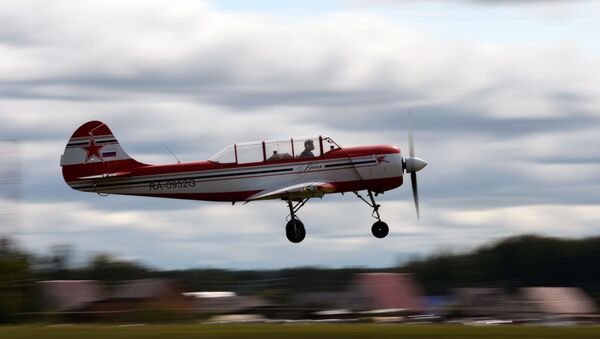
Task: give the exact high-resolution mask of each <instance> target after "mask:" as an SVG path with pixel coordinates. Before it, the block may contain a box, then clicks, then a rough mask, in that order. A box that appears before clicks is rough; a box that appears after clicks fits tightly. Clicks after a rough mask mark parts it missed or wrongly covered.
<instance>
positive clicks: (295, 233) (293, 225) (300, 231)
mask: <svg viewBox="0 0 600 339" xmlns="http://www.w3.org/2000/svg"><path fill="white" fill-rule="evenodd" d="M308 199H310V198H306V199H304V200H302V201H299V202H298V203H297V204H296V205H294V203H293V202H292V200H288V208H289V209H290V215H289V217H290V221H288V223H287V225H285V235H286V236H287V238H288V240H289V241H291V242H293V243H295V244H297V243H299V242H301V241H302V240H304V237H306V230H305V229H304V224H303V223H302V221H300V219H298V217H297V216H296V213H297V212H298V211H299V210H300V208H302V206H304V204H306V202H307V201H308Z"/></svg>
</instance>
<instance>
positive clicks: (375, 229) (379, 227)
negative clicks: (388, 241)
mask: <svg viewBox="0 0 600 339" xmlns="http://www.w3.org/2000/svg"><path fill="white" fill-rule="evenodd" d="M367 193H368V194H369V199H370V200H371V202H369V201H367V200H366V199H365V198H363V197H362V196H361V195H360V194H358V192H356V191H355V192H354V194H355V195H356V196H357V197H358V198H359V199H360V200H362V201H364V202H365V203H366V204H367V205H369V206H370V207H371V208H372V209H373V213H372V214H371V216H372V217H373V218H375V219H377V221H376V222H375V223H374V224H373V226H372V227H371V233H373V235H374V236H375V237H376V238H385V237H386V236H387V235H388V233H389V232H390V228H389V227H388V225H387V224H386V223H385V222H383V221H381V216H380V215H379V207H381V205H379V204H377V203H376V202H375V197H373V192H372V191H367ZM375 194H377V193H375Z"/></svg>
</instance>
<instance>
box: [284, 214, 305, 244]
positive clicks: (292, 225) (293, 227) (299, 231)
mask: <svg viewBox="0 0 600 339" xmlns="http://www.w3.org/2000/svg"><path fill="white" fill-rule="evenodd" d="M285 235H286V236H287V238H288V240H289V241H291V242H293V243H294V244H297V243H299V242H301V241H302V240H304V237H306V230H305V229H304V224H303V223H302V221H300V220H298V219H292V220H290V221H288V223H287V225H286V226H285Z"/></svg>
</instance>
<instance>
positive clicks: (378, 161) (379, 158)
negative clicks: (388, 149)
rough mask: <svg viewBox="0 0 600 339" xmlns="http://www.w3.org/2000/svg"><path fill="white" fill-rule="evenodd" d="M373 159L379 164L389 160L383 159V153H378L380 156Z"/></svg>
mask: <svg viewBox="0 0 600 339" xmlns="http://www.w3.org/2000/svg"><path fill="white" fill-rule="evenodd" d="M375 159H377V165H379V164H381V163H382V162H389V161H387V160H386V159H385V155H380V156H378V157H376V158H375Z"/></svg>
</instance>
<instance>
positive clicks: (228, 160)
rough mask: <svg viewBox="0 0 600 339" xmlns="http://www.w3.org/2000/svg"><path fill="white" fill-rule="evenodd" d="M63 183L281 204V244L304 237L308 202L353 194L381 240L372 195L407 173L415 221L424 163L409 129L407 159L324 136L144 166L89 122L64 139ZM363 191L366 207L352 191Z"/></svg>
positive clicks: (101, 190)
mask: <svg viewBox="0 0 600 339" xmlns="http://www.w3.org/2000/svg"><path fill="white" fill-rule="evenodd" d="M60 164H61V166H62V172H63V177H64V179H65V181H66V182H67V184H68V185H69V186H70V187H72V188H73V189H76V190H78V191H84V192H95V193H98V194H101V195H107V194H125V195H140V196H148V197H159V198H175V199H191V200H208V201H228V202H231V203H233V204H235V203H236V202H249V201H255V200H265V199H282V200H284V201H286V202H287V205H288V208H289V211H290V214H289V216H288V219H289V221H288V223H287V225H286V235H287V238H288V239H289V240H290V241H291V242H293V243H298V242H301V241H302V240H303V239H304V237H305V236H306V230H305V229H304V225H303V223H302V222H301V221H300V219H298V217H297V215H296V213H297V212H298V211H299V210H300V208H301V207H302V206H304V204H305V203H306V202H307V201H308V200H309V199H310V198H315V197H323V196H324V195H325V194H331V193H344V192H353V193H354V194H356V196H357V197H359V198H360V199H361V200H363V201H364V202H366V203H367V204H368V205H369V206H370V207H371V208H372V209H373V213H372V215H373V217H374V218H376V219H377V221H376V222H375V223H374V224H373V226H372V228H371V230H372V233H373V235H374V236H375V237H377V238H383V237H385V236H386V235H387V234H388V232H389V228H388V226H387V224H386V223H385V222H383V221H381V217H380V215H379V207H380V205H378V204H377V203H376V202H375V198H374V196H373V193H375V196H377V195H378V194H380V193H384V192H385V191H388V190H391V189H394V188H397V187H399V186H400V185H402V182H403V176H404V174H405V173H410V175H411V181H412V189H413V197H414V200H415V207H416V209H417V216H419V200H418V191H417V177H416V172H417V171H419V170H421V169H422V168H423V167H425V166H426V165H427V163H426V162H425V161H423V160H422V159H420V158H417V157H415V156H414V146H413V137H412V129H411V131H410V134H409V156H408V157H402V155H401V153H400V149H399V148H398V147H396V146H392V145H376V146H360V147H347V148H344V147H341V146H339V145H338V144H337V143H335V141H333V139H331V138H330V137H326V136H318V137H312V138H298V139H296V138H290V139H284V140H273V141H258V142H249V143H239V144H234V145H232V146H230V147H227V148H225V149H223V150H222V151H220V152H218V153H217V154H215V155H214V156H212V157H211V158H210V159H208V160H207V161H200V162H189V163H176V164H169V165H147V164H143V163H140V162H138V161H136V160H134V159H132V158H131V157H130V156H129V155H127V153H126V152H125V151H124V150H123V148H122V147H121V145H120V144H119V142H118V141H117V139H116V138H115V137H114V135H113V134H112V132H111V131H110V129H109V128H108V126H107V125H106V124H104V123H103V122H100V121H89V122H87V123H85V124H83V125H82V126H81V127H79V128H78V129H77V130H76V131H75V133H73V135H72V136H71V139H69V142H68V143H67V146H66V149H65V152H64V154H63V155H62V157H61V162H60ZM364 190H366V191H367V194H368V197H369V200H370V201H367V200H366V199H365V198H363V197H362V196H361V195H360V194H359V193H358V192H359V191H364Z"/></svg>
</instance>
